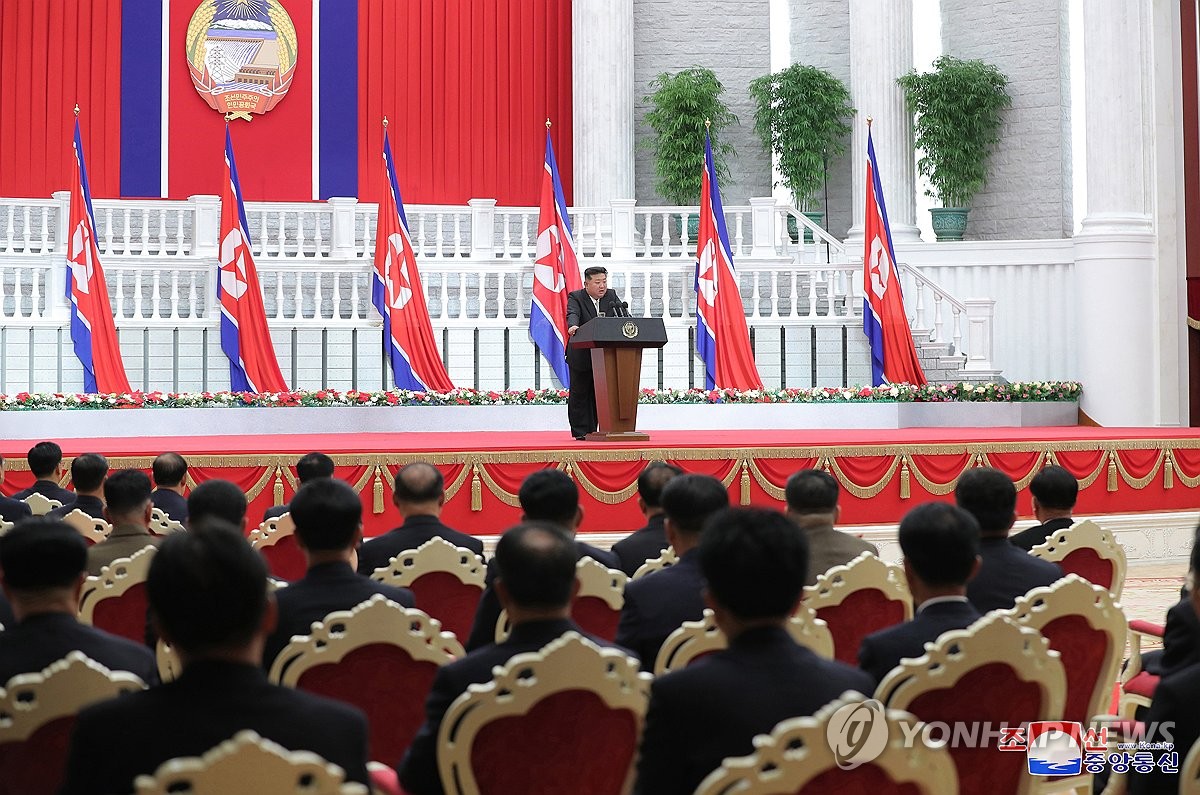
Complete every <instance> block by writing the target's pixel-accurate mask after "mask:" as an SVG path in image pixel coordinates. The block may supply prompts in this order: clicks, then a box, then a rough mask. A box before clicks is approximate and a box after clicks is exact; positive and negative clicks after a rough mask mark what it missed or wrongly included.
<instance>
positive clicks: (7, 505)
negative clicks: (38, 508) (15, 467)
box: [0, 455, 33, 524]
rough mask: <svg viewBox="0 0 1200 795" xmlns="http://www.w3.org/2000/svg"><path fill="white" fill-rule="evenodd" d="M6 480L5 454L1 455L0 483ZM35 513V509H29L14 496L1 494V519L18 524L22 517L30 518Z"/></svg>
mask: <svg viewBox="0 0 1200 795" xmlns="http://www.w3.org/2000/svg"><path fill="white" fill-rule="evenodd" d="M3 482H4V456H2V455H0V483H3ZM32 515H33V511H31V510H29V506H28V505H26V504H25V503H23V502H21V501H20V500H18V499H15V498H13V497H5V496H4V495H3V494H0V519H3V520H4V521H6V522H10V523H12V524H16V523H17V522H19V521H21V520H22V519H28V518H29V517H30V516H32Z"/></svg>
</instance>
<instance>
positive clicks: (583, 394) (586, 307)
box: [567, 265, 621, 439]
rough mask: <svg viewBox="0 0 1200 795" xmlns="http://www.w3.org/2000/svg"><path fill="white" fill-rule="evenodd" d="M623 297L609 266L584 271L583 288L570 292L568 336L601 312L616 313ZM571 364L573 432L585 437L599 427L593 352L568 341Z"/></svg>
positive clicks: (569, 401) (569, 411)
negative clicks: (610, 276)
mask: <svg viewBox="0 0 1200 795" xmlns="http://www.w3.org/2000/svg"><path fill="white" fill-rule="evenodd" d="M620 306H621V299H620V297H619V296H618V295H617V291H616V290H610V289H608V270H606V269H605V268H602V267H600V266H598V265H597V266H593V267H591V268H587V269H586V270H584V272H583V289H582V290H572V291H571V292H569V293H567V336H569V337H574V336H575V332H577V331H579V327H580V326H582V325H583V324H584V323H586V322H588V321H589V320H592V319H593V318H596V317H599V316H601V315H615V314H616V313H617V310H618V309H620ZM567 368H568V369H569V370H570V375H571V394H570V395H569V396H568V398H567V419H568V420H569V421H570V423H571V435H572V436H574V437H575V438H576V439H583V438H584V437H586V436H587V435H588V434H589V433H592V432H593V431H595V430H596V427H597V425H596V423H597V419H596V387H595V384H594V383H593V380H592V352H591V351H590V350H588V349H587V348H573V347H570V341H569V340H568V343H567Z"/></svg>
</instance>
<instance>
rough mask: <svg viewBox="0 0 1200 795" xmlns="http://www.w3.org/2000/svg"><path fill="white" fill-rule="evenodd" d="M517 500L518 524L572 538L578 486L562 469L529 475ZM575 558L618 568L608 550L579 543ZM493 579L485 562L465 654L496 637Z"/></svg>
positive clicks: (497, 616)
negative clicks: (554, 529) (539, 525)
mask: <svg viewBox="0 0 1200 795" xmlns="http://www.w3.org/2000/svg"><path fill="white" fill-rule="evenodd" d="M517 499H518V500H520V502H521V511H522V515H521V521H522V522H550V523H551V524H555V525H558V526H559V527H561V528H562V529H563V530H564V531H565V532H566V533H567V534H568V535H569V536H571V537H572V538H574V536H575V529H576V528H577V527H579V523H580V522H582V521H583V508H582V507H581V506H580V505H579V487H578V486H576V485H575V481H573V480H571V478H570V476H568V475H567V473H565V472H563V471H562V470H559V469H539V470H538V471H536V472H533V473H530V475H529V476H528V477H526V478H525V480H524V481H523V482H522V483H521V489H520V491H518V492H517ZM575 558H576V560H578V559H579V558H591V559H592V560H595V561H599V562H600V563H603V564H604V565H605V566H607V567H609V568H610V569H616V568H619V567H620V565H621V563H620V560H618V558H617V556H616V555H614V554H613V553H612V552H611V551H610V550H607V549H598V548H596V547H594V546H592V545H590V544H585V543H583V542H582V541H576V542H575ZM495 579H496V566H495V561H494V560H493V561H491V562H489V563H488V568H487V577H486V579H485V587H484V589H483V593H482V594H481V595H480V597H479V607H478V608H476V610H475V621H474V623H473V624H472V625H471V635H470V637H468V638H467V642H466V644H465V646H466V649H467V651H474V650H475V649H478V648H479V647H481V646H486V645H487V644H489V643H491V642H492V641H493V640H495V638H496V622H497V621H498V620H499V619H500V610H501V606H500V600H499V598H498V597H497V595H496V589H495V588H494V587H492V586H493V583H494V582H495Z"/></svg>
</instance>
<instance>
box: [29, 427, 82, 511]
mask: <svg viewBox="0 0 1200 795" xmlns="http://www.w3.org/2000/svg"><path fill="white" fill-rule="evenodd" d="M62 458H63V453H62V448H61V447H59V446H58V445H57V444H55V443H54V442H38V443H37V444H35V445H34V446H33V447H31V448H29V452H28V453H27V454H26V456H25V460H26V461H28V462H29V471H30V472H32V473H33V476H34V478H36V480H34V482H33V485H32V486H30V487H29V488H27V489H21V490H20V491H18V492H17V493H16V494H14V495H13V499H17V500H23V499H25V498H26V497H28V496H29V495H30V494H40V495H42V496H43V497H46V498H47V499H51V500H58V501H59V502H61V503H62V504H63V505H68V504H70V503H72V502H74V501H75V492H73V491H69V490H67V489H64V488H63V487H62V486H60V485H58V477H59V475H60V474H61V472H60V470H59V465H60V464H62ZM96 515H97V516H99V514H96Z"/></svg>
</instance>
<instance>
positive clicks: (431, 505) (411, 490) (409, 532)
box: [358, 461, 483, 577]
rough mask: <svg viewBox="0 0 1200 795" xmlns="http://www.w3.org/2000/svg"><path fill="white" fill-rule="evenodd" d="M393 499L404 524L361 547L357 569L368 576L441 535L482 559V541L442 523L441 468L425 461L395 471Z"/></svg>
mask: <svg viewBox="0 0 1200 795" xmlns="http://www.w3.org/2000/svg"><path fill="white" fill-rule="evenodd" d="M392 502H393V504H394V505H395V506H396V509H397V510H398V511H400V515H401V516H403V517H404V524H402V525H400V526H399V527H397V528H394V529H392V530H389V531H388V532H386V533H384V534H383V535H381V536H379V537H377V538H372V539H371V540H370V541H368V542H366V543H365V544H363V545H362V548H361V549H359V550H358V571H359V573H360V574H365V575H367V576H368V577H369V576H371V574H372V573H373V572H374V571H375V569H378V568H380V567H381V566H386V565H388V563H389V562H390V561H391V559H392V558H394V557H395V556H397V555H399V554H400V553H401V552H407V551H408V550H410V549H416V548H417V547H419V546H421V545H422V544H424V543H425V542H426V541H428V540H430V539H431V538H441V539H444V540H446V541H448V542H449V543H451V544H453V545H454V546H456V547H465V548H466V549H469V550H471V551H472V552H474V553H475V554H476V555H478V556H479V557H480V558H481V559H482V558H483V542H482V541H480V540H479V539H478V538H476V537H475V536H469V535H467V534H466V533H460V532H458V531H457V530H454V529H452V528H449V527H447V526H446V525H444V524H442V521H441V518H440V516H441V513H442V506H443V505H445V503H446V481H445V478H443V477H442V473H441V471H440V470H439V469H438V468H437V467H435V466H433V465H432V464H428V463H426V462H424V461H414V462H413V463H411V464H408V465H406V466H403V467H401V468H400V471H399V472H397V473H396V480H395V489H394V490H393V491H392Z"/></svg>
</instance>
